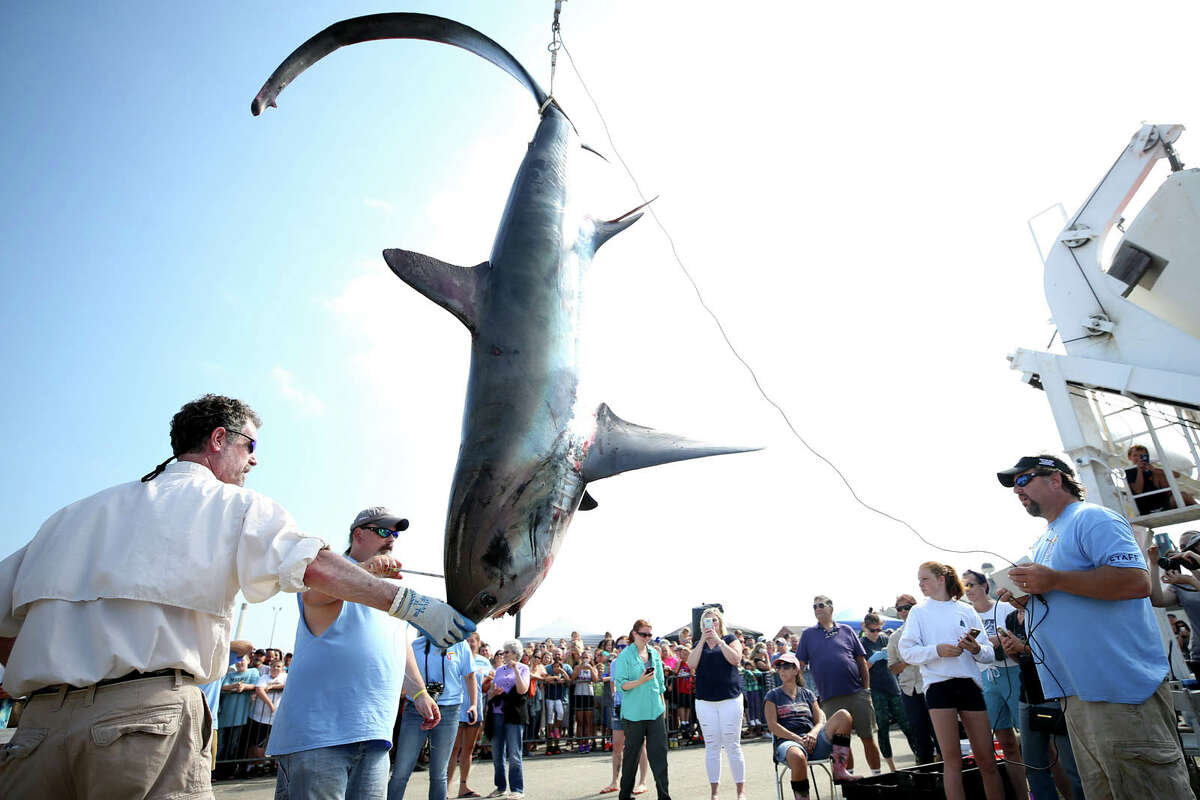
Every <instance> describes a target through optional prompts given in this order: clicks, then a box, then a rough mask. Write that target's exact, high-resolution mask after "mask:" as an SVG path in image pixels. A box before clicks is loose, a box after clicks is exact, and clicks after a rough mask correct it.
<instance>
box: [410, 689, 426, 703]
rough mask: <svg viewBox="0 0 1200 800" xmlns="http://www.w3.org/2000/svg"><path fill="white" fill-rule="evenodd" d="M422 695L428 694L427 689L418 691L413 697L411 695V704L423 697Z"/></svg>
mask: <svg viewBox="0 0 1200 800" xmlns="http://www.w3.org/2000/svg"><path fill="white" fill-rule="evenodd" d="M423 694H429V690H428V689H422V690H421V691H419V692H417V693H416V694H414V695H413V698H412V699H413V702H414V703H415V702H417V698H418V697H420V696H421V695H423Z"/></svg>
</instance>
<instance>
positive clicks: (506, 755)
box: [492, 714, 525, 792]
mask: <svg viewBox="0 0 1200 800" xmlns="http://www.w3.org/2000/svg"><path fill="white" fill-rule="evenodd" d="M524 734H525V726H524V725H522V724H521V723H519V722H512V723H505V721H504V715H503V714H493V715H492V766H493V767H494V768H495V771H496V788H497V789H499V790H500V791H504V790H505V785H504V763H505V762H506V761H507V762H508V787H507V788H508V791H510V792H524V791H525V776H524V775H522V774H521V760H522V757H523V755H524V754H523V752H522V750H521V747H522V742H523V741H524V738H525V736H524Z"/></svg>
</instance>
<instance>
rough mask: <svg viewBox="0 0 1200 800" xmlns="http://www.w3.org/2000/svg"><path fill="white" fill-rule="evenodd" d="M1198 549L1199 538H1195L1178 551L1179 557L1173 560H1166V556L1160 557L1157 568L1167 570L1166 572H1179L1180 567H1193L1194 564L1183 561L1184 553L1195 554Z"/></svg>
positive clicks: (1199, 544)
mask: <svg viewBox="0 0 1200 800" xmlns="http://www.w3.org/2000/svg"><path fill="white" fill-rule="evenodd" d="M1198 548H1200V536H1198V537H1196V538H1195V540H1194V541H1192V542H1190V543H1189V544H1188V546H1187V547H1185V548H1183V550H1182V551H1180V553H1179V555H1178V556H1176V557H1175V558H1167V557H1166V556H1163V555H1160V556H1159V557H1158V566H1159V567H1160V568H1162V569H1165V570H1167V571H1168V572H1179V570H1180V569H1181V568H1182V567H1189V568H1191V567H1193V566H1195V565H1194V562H1192V561H1190V560H1185V559H1184V557H1183V556H1184V553H1196V552H1197V550H1198ZM1160 552H1161V550H1160Z"/></svg>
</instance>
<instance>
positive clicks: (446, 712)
mask: <svg viewBox="0 0 1200 800" xmlns="http://www.w3.org/2000/svg"><path fill="white" fill-rule="evenodd" d="M438 710H439V711H441V712H442V719H441V721H440V722H439V723H438V724H437V726H436V727H434V728H433V729H432V730H428V731H423V730H421V722H422V719H421V714H420V713H419V712H418V711H417V706H416V704H415V703H405V704H404V715H403V716H402V717H401V718H400V735H399V736H398V737H397V738H396V766H395V767H394V768H393V769H392V779H391V781H390V782H389V783H388V791H387V796H388V800H400V798H402V797H404V790H405V788H406V787H407V786H408V779H409V778H410V777H411V776H412V771H413V767H415V766H416V765H417V756H419V755H421V747H422V746H423V745H424V744H425V740H426V739H428V740H429V800H446V769H447V767H449V766H450V751H451V750H453V749H454V737H455V735H456V734H457V733H458V705H457V704H455V705H452V706H438Z"/></svg>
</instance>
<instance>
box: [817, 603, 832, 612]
mask: <svg viewBox="0 0 1200 800" xmlns="http://www.w3.org/2000/svg"><path fill="white" fill-rule="evenodd" d="M828 605H829V604H828V603H813V609H814V610H815V609H818V608H825V607H826V606H828Z"/></svg>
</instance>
